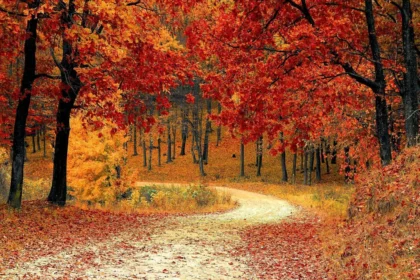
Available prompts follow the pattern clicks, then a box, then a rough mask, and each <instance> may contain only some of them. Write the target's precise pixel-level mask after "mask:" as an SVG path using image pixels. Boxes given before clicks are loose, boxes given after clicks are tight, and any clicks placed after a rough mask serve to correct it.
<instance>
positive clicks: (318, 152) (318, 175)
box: [315, 144, 322, 183]
mask: <svg viewBox="0 0 420 280" xmlns="http://www.w3.org/2000/svg"><path fill="white" fill-rule="evenodd" d="M321 145H322V144H321ZM315 156H316V181H317V182H318V183H319V182H321V149H320V147H319V146H318V147H317V148H316V150H315Z"/></svg>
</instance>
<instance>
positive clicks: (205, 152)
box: [203, 99, 211, 164]
mask: <svg viewBox="0 0 420 280" xmlns="http://www.w3.org/2000/svg"><path fill="white" fill-rule="evenodd" d="M206 105H207V118H206V130H205V131H204V144H203V161H204V163H205V164H207V163H208V162H209V137H210V133H211V122H210V119H209V116H210V115H211V100H210V99H207V100H206Z"/></svg>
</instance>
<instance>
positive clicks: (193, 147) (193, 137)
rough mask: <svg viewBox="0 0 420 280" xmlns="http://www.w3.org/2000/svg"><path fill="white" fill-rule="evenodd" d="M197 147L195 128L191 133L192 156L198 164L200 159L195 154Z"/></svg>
mask: <svg viewBox="0 0 420 280" xmlns="http://www.w3.org/2000/svg"><path fill="white" fill-rule="evenodd" d="M195 149H196V147H195V131H194V129H193V132H192V134H191V156H192V158H193V163H194V164H197V163H198V160H197V158H196V156H195Z"/></svg>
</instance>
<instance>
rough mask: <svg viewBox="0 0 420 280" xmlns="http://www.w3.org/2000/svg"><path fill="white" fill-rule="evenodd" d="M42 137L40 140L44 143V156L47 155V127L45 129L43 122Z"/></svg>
mask: <svg viewBox="0 0 420 280" xmlns="http://www.w3.org/2000/svg"><path fill="white" fill-rule="evenodd" d="M42 138H43V139H42V141H43V145H44V158H46V157H47V129H46V126H45V124H44V127H43V131H42Z"/></svg>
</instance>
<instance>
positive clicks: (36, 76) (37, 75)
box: [35, 73, 61, 80]
mask: <svg viewBox="0 0 420 280" xmlns="http://www.w3.org/2000/svg"><path fill="white" fill-rule="evenodd" d="M38 78H48V79H52V80H60V79H61V77H60V76H53V75H50V74H46V73H41V74H36V75H35V79H38Z"/></svg>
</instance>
